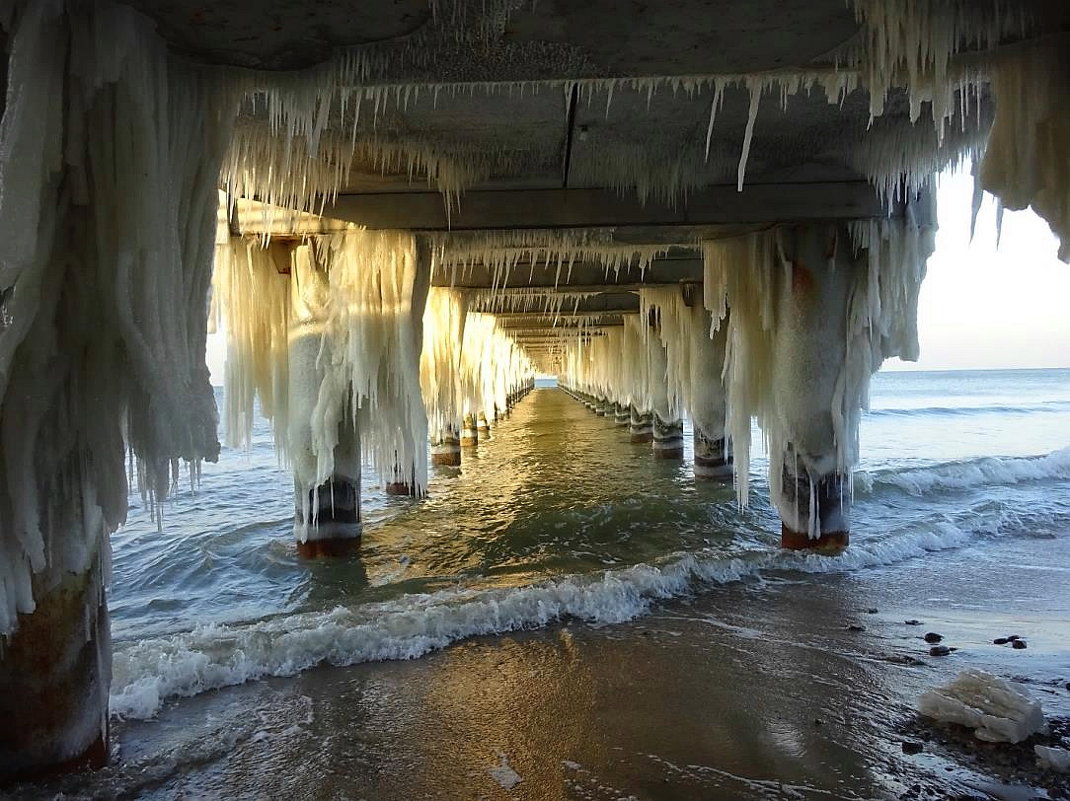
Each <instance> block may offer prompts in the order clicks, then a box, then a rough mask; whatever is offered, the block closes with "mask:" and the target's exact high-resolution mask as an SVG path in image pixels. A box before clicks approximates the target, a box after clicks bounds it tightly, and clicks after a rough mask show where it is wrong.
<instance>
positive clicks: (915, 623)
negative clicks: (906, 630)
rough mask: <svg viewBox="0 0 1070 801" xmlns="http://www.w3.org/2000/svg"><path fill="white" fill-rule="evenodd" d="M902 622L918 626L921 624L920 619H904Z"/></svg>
mask: <svg viewBox="0 0 1070 801" xmlns="http://www.w3.org/2000/svg"><path fill="white" fill-rule="evenodd" d="M903 622H904V623H906V624H907V625H908V626H920V625H921V621H920V620H905V621H903Z"/></svg>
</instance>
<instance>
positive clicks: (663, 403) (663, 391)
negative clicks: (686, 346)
mask: <svg viewBox="0 0 1070 801" xmlns="http://www.w3.org/2000/svg"><path fill="white" fill-rule="evenodd" d="M646 344H647V351H646V352H647V365H648V370H649V372H648V373H647V382H648V383H647V397H649V398H650V407H651V437H650V441H651V447H652V448H653V452H654V458H656V459H682V458H683V456H684V425H683V422H682V421H681V420H680V415H679V413H678V411H677V410H675V409H673V408H672V403H671V401H670V399H669V383H668V380H669V379H668V359H667V357H666V354H665V346H664V345H662V344H661V339H660V338H659V337H658V335H657V333H656V331H654V330H653V329H651V331H650V335H649V337H647V343H646ZM632 441H633V442H634V441H635V440H634V438H633V440H632Z"/></svg>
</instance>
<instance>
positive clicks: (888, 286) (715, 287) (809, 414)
mask: <svg viewBox="0 0 1070 801" xmlns="http://www.w3.org/2000/svg"><path fill="white" fill-rule="evenodd" d="M930 204H931V196H930V195H928V194H927V195H925V196H923V197H921V198H918V199H916V200H915V202H914V203H912V204H911V205H910V206H909V207H908V209H907V213H906V215H905V216H904V217H901V218H889V219H883V220H876V221H870V222H860V223H855V224H854V225H853V226H851V227H850V228H847V227H840V226H820V225H818V226H797V227H793V228H787V227H785V228H779V229H776V230H773V231H768V232H763V233H759V234H750V235H747V236H744V237H740V238H738V239H735V240H722V241H718V242H709V243H706V244H705V245H704V247H703V256H704V260H705V265H706V266H705V279H706V288H705V291H706V295H705V300H706V303H707V304H708V308H710V311H711V312H712V313H713V314H714V315H717V314H720V313H722V312H723V310H724V309H725V305H726V303H727V306H728V307H729V308H730V309H731V313H730V315H729V316H728V318H727V329H726V336H727V346H726V365H725V377H726V383H727V423H726V429H727V431H728V433H729V436H730V437H731V438H732V442H733V446H734V449H735V458H736V464H735V470H736V485H737V491H738V493H739V499H740V502H741V503H746V501H747V492H748V477H749V463H750V452H751V442H750V425H751V420H752V419H757V421H758V423H759V425H760V426H761V428H762V431H763V434H764V436H765V437H766V439H767V441H768V445H769V452H770V493H771V495H772V497H773V500H774V502H775V503H776V504H777V507H778V508H779V509H780V512H781V516H782V518H783V520H784V523H785V528H786V529H790V530H791V531H794V532H796V533H801V534H803V535H805V536H806V537H808V538H809V539H811V540H817V539H819V538H820V537H821V536H822V535H823V534H835V533H839V532H840V531H842V532H844V533H845V532H846V531H847V530H848V528H849V519H848V517H847V509H848V508H849V500H850V491H851V490H850V485H849V481H850V470H851V468H852V467H853V465H854V464H855V462H856V460H857V455H858V442H857V437H858V425H859V420H860V414H861V411H862V409H863V408H865V406H866V404H867V402H868V387H869V379H870V376H871V374H872V373H873V372H874V371H876V370H877V369H878V368H879V367H880V364H881V362H882V361H883V360H884V359H885V358H888V357H890V356H900V357H902V358H905V359H914V358H916V357H917V333H916V308H917V293H918V288H919V285H920V282H921V279H922V278H923V276H924V272H925V261H926V259H927V258H928V256H929V254H930V253H931V252H932V249H933V244H934V241H933V226H932V219H933V216H932V211H931V207H930ZM845 501H846V503H844V502H845ZM826 513H827V514H826Z"/></svg>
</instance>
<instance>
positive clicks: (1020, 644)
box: [1011, 640, 1027, 649]
mask: <svg viewBox="0 0 1070 801" xmlns="http://www.w3.org/2000/svg"><path fill="white" fill-rule="evenodd" d="M1026 647H1027V646H1026V644H1025V640H1011V648H1018V649H1022V648H1026Z"/></svg>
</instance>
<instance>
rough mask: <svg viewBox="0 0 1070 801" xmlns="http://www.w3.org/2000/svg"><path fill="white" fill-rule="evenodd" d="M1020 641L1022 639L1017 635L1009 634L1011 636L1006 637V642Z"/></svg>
mask: <svg viewBox="0 0 1070 801" xmlns="http://www.w3.org/2000/svg"><path fill="white" fill-rule="evenodd" d="M1020 639H1022V638H1021V637H1019V636H1018V635H1017V634H1011V635H1009V636H1008V637H1007V642H1014V641H1015V640H1020Z"/></svg>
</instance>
